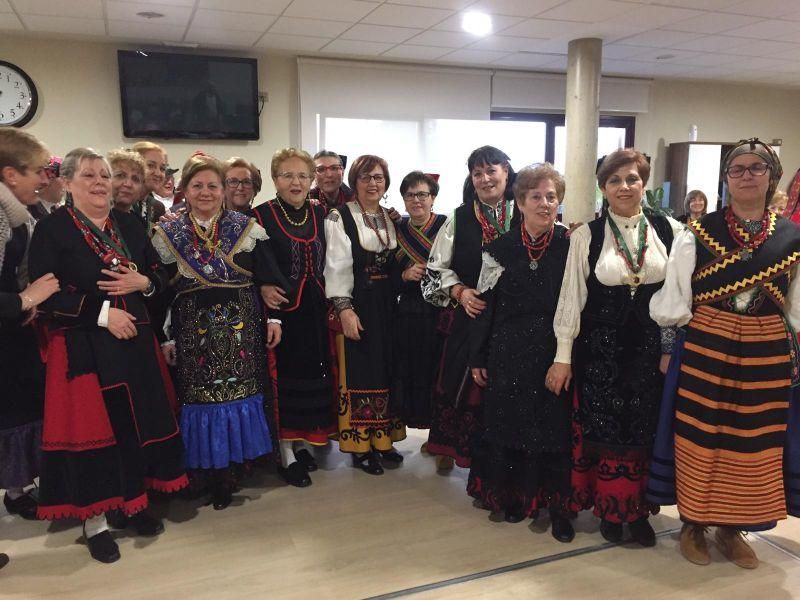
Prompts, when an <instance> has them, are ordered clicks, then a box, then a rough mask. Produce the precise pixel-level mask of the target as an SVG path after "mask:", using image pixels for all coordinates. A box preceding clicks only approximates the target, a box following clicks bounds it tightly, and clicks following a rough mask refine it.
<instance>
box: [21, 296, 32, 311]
mask: <svg viewBox="0 0 800 600" xmlns="http://www.w3.org/2000/svg"><path fill="white" fill-rule="evenodd" d="M19 297H20V298H21V299H22V310H23V311H25V310H30V309H31V308H33V307H34V306H35V304H34V302H33V298H31V297H30V296H28V294H20V295H19ZM26 302H27V303H28V306H27V307H26V306H25V303H26Z"/></svg>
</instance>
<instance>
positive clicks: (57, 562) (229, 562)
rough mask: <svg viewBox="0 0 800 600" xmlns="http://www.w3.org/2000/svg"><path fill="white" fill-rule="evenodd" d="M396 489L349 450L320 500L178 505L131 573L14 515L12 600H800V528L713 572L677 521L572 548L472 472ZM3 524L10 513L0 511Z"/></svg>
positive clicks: (332, 456)
mask: <svg viewBox="0 0 800 600" xmlns="http://www.w3.org/2000/svg"><path fill="white" fill-rule="evenodd" d="M423 441H424V432H421V431H412V432H411V435H410V436H409V439H407V440H406V441H405V442H402V443H401V444H399V445H398V447H399V449H400V450H401V451H402V452H403V454H404V455H405V457H406V460H405V463H404V464H403V466H402V467H400V468H399V469H397V470H392V471H389V470H387V472H386V474H385V475H383V476H381V477H374V476H371V475H367V474H365V473H363V472H361V471H358V470H356V469H353V468H352V467H350V463H349V460H348V457H346V456H344V455H342V454H340V453H339V451H338V448H337V447H336V445H335V444H334V445H333V446H332V448H331V449H329V450H328V451H327V452H324V453H322V454H321V455H320V465H321V469H320V470H319V471H317V472H316V473H314V474H313V479H314V485H312V486H311V487H310V488H307V489H296V488H290V487H287V486H285V485H284V484H283V483H282V482H281V481H280V480H279V479H278V478H277V477H276V476H274V475H272V474H262V475H258V476H256V477H255V478H254V480H252V481H251V482H250V487H247V488H245V489H243V490H242V491H241V492H240V493H239V494H238V495H237V496H235V499H234V505H233V506H231V507H230V508H228V509H227V510H224V511H215V510H213V509H212V508H211V507H210V506H203V505H202V503H201V502H195V503H192V502H186V501H180V500H174V501H172V502H170V503H169V504H166V505H162V506H158V507H156V509H157V510H161V511H162V512H163V513H164V514H165V515H166V519H165V525H166V532H165V533H164V534H162V535H161V536H160V537H158V538H156V539H140V538H135V537H130V536H129V535H128V534H126V533H124V532H120V533H119V534H117V541H118V542H119V545H120V549H121V552H122V559H121V560H120V561H119V562H117V563H115V564H113V565H103V564H100V563H97V562H95V561H93V560H91V558H90V557H89V554H88V551H87V549H86V547H85V545H83V543H82V541H81V530H80V527H79V525H78V524H77V523H55V524H52V525H50V524H48V523H39V522H26V521H22V520H21V519H18V518H12V517H9V516H8V515H6V514H5V513H4V512H3V513H0V514H2V516H1V517H0V521H2V525H0V528H1V529H0V540H1V541H0V551H3V552H6V553H7V554H9V555H10V556H11V563H10V564H9V565H8V566H6V567H5V568H4V569H3V570H2V571H0V597H2V598H43V597H51V596H52V597H58V598H63V599H67V598H81V599H83V600H86V599H92V598H103V599H114V598H120V599H122V598H124V599H126V600H132V599H136V598H173V599H174V598H186V599H187V600H188V599H192V600H194V599H197V598H225V599H227V598H237V599H238V598H282V599H283V598H314V599H318V598H336V599H338V600H349V599H355V598H367V597H375V596H377V597H386V598H401V597H411V598H459V599H461V598H503V599H506V598H526V599H527V598H536V599H537V600H541V599H548V598H559V599H567V598H591V599H592V600H601V599H604V598H617V599H618V598H637V599H642V600H644V599H648V600H649V599H659V598H703V599H704V600H705V599H717V598H719V599H724V600H733V599H736V598H747V599H748V600H762V599H763V600H780V599H783V598H792V597H797V598H800V520H789V521H783V522H782V523H781V524H780V526H779V527H778V528H777V529H774V530H773V531H771V532H768V533H766V534H757V535H751V536H750V540H751V542H752V544H753V547H754V548H755V550H756V552H757V553H758V555H759V557H760V558H761V560H762V563H761V566H760V567H759V568H758V569H757V570H755V571H745V570H742V569H739V568H737V567H736V566H734V565H732V564H730V563H727V562H725V560H724V559H723V558H722V556H721V555H720V554H719V552H718V551H717V550H716V548H713V547H712V559H713V562H712V564H711V565H710V566H707V567H698V566H695V565H691V564H689V563H688V562H686V561H685V560H684V559H683V558H682V557H681V556H680V555H679V554H678V551H677V548H676V545H677V533H676V532H677V529H678V528H679V527H680V523H679V521H678V520H677V519H676V513H675V511H674V510H673V509H667V510H665V511H663V513H662V514H661V515H659V516H657V517H654V518H653V524H654V526H655V528H656V531H657V532H659V539H658V544H657V546H656V548H654V549H644V548H640V547H635V546H632V545H621V546H614V545H611V544H607V543H605V541H604V540H603V538H602V537H601V536H600V534H599V532H598V530H597V522H596V521H595V519H594V518H593V517H592V516H591V515H589V514H584V515H581V517H580V518H579V519H578V520H577V521H576V530H577V532H578V533H577V536H576V538H575V541H574V542H573V543H571V544H561V543H559V542H556V541H555V540H554V539H553V538H552V537H551V536H550V533H549V531H548V530H545V527H546V525H547V523H546V521H547V519H546V518H541V519H540V521H541V522H540V523H536V524H531V523H530V522H529V521H528V522H523V523H518V524H509V523H505V522H493V521H491V520H490V519H489V513H487V512H485V511H482V510H479V509H476V508H474V507H473V506H472V502H471V499H470V498H469V497H467V496H466V494H465V493H464V485H465V481H466V475H467V473H466V471H463V470H459V469H455V470H454V471H453V472H452V473H451V474H450V475H445V476H443V475H438V474H437V473H436V472H435V467H434V462H433V459H432V458H430V457H427V456H424V455H421V454H420V452H419V446H420V444H421V443H422V442H423ZM0 510H2V509H1V508H0Z"/></svg>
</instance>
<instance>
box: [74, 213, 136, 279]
mask: <svg viewBox="0 0 800 600" xmlns="http://www.w3.org/2000/svg"><path fill="white" fill-rule="evenodd" d="M67 212H68V213H69V215H70V216H71V217H72V221H73V222H74V223H75V226H76V227H77V228H78V231H80V232H81V235H82V236H83V240H84V241H85V242H86V244H87V245H88V246H89V248H91V249H92V251H93V252H94V253H95V254H96V255H97V257H98V258H99V259H100V260H101V261H103V264H105V265H106V266H107V267H108V268H110V269H111V270H112V271H118V270H119V267H120V265H122V266H125V267H128V268H129V269H130V270H131V271H137V270H138V268H137V266H136V263H134V262H133V261H132V260H131V252H130V250H128V246H127V244H125V240H124V239H123V238H122V235H121V234H120V232H119V229H118V227H117V221H116V219H114V218H112V216H111V214H110V213H109V215H108V216H107V217H106V220H105V223H103V228H102V229H100V228H98V227H97V226H96V225H95V224H94V223H92V222H91V221H90V220H89V218H88V217H87V216H86V215H84V214H83V213H82V212H81V211H80V210H78V209H77V208H75V207H74V206H68V207H67ZM106 230H107V231H106Z"/></svg>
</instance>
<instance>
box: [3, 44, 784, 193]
mask: <svg viewBox="0 0 800 600" xmlns="http://www.w3.org/2000/svg"><path fill="white" fill-rule="evenodd" d="M118 48H123V46H116V45H110V44H100V43H89V42H78V41H66V40H57V41H49V40H40V39H29V38H22V37H11V36H6V35H4V36H2V37H0V57H2V59H3V60H6V61H10V62H13V63H16V64H18V65H19V66H21V67H22V68H23V69H25V70H26V71H27V72H28V74H29V75H30V76H31V77H32V78H33V80H34V81H35V82H36V84H37V86H38V88H39V91H40V102H41V104H40V107H39V110H38V114H37V116H36V117H35V118H34V120H33V121H32V122H31V123H30V124H28V125H27V126H26V129H27V130H28V131H30V132H31V133H33V134H34V135H36V136H38V137H40V138H41V139H42V140H43V141H45V142H46V143H47V144H48V146H49V147H50V149H51V150H52V151H53V152H54V153H58V154H64V153H65V152H67V151H68V150H69V149H70V148H73V147H75V146H79V145H90V146H93V147H95V148H97V149H98V150H102V151H106V150H109V149H111V148H116V147H119V146H123V145H129V144H131V143H133V142H134V141H135V140H130V139H126V138H124V137H123V136H122V117H121V112H120V100H119V82H118V77H117V58H116V51H117V49H118ZM241 54H242V53H239V55H241ZM250 56H252V57H254V58H257V59H258V61H259V62H258V64H259V82H260V83H259V86H260V90H261V91H266V92H267V93H268V95H269V102H268V103H267V104H266V106H265V107H264V111H263V113H262V115H261V136H262V137H261V139H260V140H258V141H254V142H242V141H232V142H206V141H191V140H188V141H168V142H166V143H164V144H163V145H164V146H165V147H166V148H167V151H168V153H169V155H170V158H171V162H172V164H173V166H180V165H181V163H182V162H183V160H185V158H186V157H187V156H188V155H189V154H191V153H192V152H193V151H194V150H196V149H203V150H206V151H207V152H210V153H211V154H214V155H216V156H219V157H221V158H227V157H229V156H232V155H238V154H241V155H242V156H245V157H246V158H249V159H250V160H252V161H254V162H255V163H256V164H257V165H258V166H259V167H260V168H261V169H262V172H265V171H266V169H267V165H268V161H269V159H270V156H271V155H272V153H273V152H274V151H275V150H276V149H278V148H282V147H285V146H288V145H292V144H296V143H298V140H299V131H298V129H299V125H298V123H299V115H298V106H299V101H298V92H297V63H296V59H295V58H294V57H288V56H276V55H265V54H251V55H250ZM797 96H798V94H797V92H796V91H792V90H787V89H781V88H758V87H755V86H738V85H730V84H721V83H713V82H686V81H666V80H660V81H655V82H653V85H652V88H651V96H650V110H649V111H648V112H647V113H643V114H640V115H639V116H638V117H637V126H636V145H637V146H638V147H639V148H640V149H642V150H643V151H645V152H647V153H648V154H650V155H651V156H653V159H654V163H653V177H652V183H651V185H652V186H658V185H660V184H661V183H662V182H663V181H664V170H665V163H666V147H667V145H668V144H669V143H671V142H683V141H687V140H688V136H689V126H690V125H691V124H696V125H697V126H698V130H699V139H700V141H719V142H728V141H736V140H738V139H740V138H743V137H750V136H758V137H760V138H761V139H764V140H772V139H773V138H782V139H783V142H784V144H783V146H782V148H781V160H782V162H783V165H784V171H785V172H786V175H785V176H784V180H783V182H782V186H783V185H786V183H787V182H788V181H789V180H790V178H791V176H792V175H793V174H794V171H795V170H796V169H797V168H798V167H800V111H798V110H797V108H796V106H797ZM487 110H488V108H487ZM387 117H389V118H391V116H390V115H387ZM266 179H267V180H268V179H269V178H268V177H267V178H266ZM270 183H271V182H269V181H265V190H264V191H263V192H262V195H261V196H260V199H261V200H263V199H266V198H268V197H270V194H272V191H273V190H272V188H271V185H270Z"/></svg>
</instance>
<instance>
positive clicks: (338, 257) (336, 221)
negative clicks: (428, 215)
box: [325, 202, 397, 298]
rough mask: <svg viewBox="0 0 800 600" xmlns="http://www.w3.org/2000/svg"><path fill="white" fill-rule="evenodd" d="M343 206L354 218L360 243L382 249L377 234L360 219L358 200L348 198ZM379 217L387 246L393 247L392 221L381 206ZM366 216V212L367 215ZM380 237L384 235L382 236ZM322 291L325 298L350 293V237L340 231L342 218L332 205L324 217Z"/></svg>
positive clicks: (342, 229)
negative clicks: (323, 275) (323, 279)
mask: <svg viewBox="0 0 800 600" xmlns="http://www.w3.org/2000/svg"><path fill="white" fill-rule="evenodd" d="M347 206H348V207H349V208H350V212H351V213H352V215H353V220H354V221H355V222H356V230H357V231H358V239H359V242H360V243H361V247H362V248H363V249H364V250H367V251H368V252H382V251H383V250H385V248H384V246H383V244H382V243H381V241H380V239H378V235H377V234H376V233H375V232H374V231H373V230H372V228H371V227H369V226H368V225H367V224H366V222H365V221H364V214H363V213H362V212H361V207H360V206H359V205H358V202H348V203H347ZM380 208H381V210H382V211H383V218H384V221H385V223H386V227H387V231H388V236H389V246H388V248H389V249H394V248H397V233H396V232H395V229H394V224H393V223H392V220H391V219H390V218H389V215H388V213H387V212H386V210H385V209H384V208H383V207H380ZM367 218H369V216H368V217H367ZM383 239H384V240H385V239H386V237H385V236H384V238H383ZM325 240H326V249H325V295H326V296H327V297H328V298H352V297H353V251H352V247H351V245H350V238H349V237H347V234H346V233H345V231H344V222H343V221H342V217H341V215H340V214H339V211H338V210H336V209H334V210H332V211H331V212H330V213H329V214H328V216H327V217H326V218H325Z"/></svg>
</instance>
